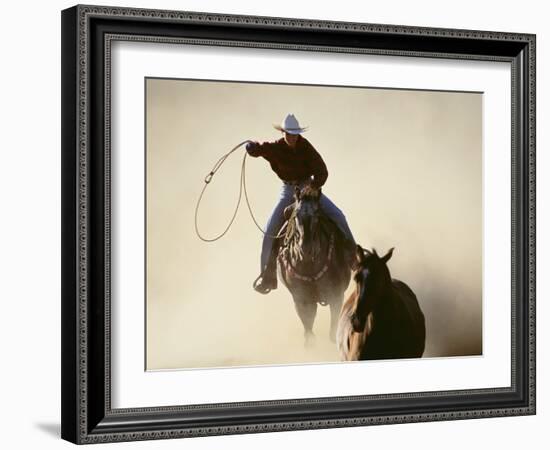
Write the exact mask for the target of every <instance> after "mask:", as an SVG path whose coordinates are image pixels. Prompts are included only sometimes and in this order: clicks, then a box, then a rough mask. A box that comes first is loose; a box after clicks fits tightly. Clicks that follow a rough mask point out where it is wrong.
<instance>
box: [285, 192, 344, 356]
mask: <svg viewBox="0 0 550 450" xmlns="http://www.w3.org/2000/svg"><path fill="white" fill-rule="evenodd" d="M320 198H321V189H320V188H316V187H313V186H310V185H306V186H305V187H302V188H300V187H298V186H296V188H295V191H294V203H293V204H292V205H290V206H288V207H287V209H286V210H285V219H287V221H286V223H285V226H286V233H285V238H284V242H283V243H281V244H279V249H278V253H276V254H277V273H278V276H279V279H280V280H281V282H282V283H283V284H284V285H285V286H286V288H287V289H288V290H289V292H290V293H291V295H292V298H293V300H294V306H295V309H296V312H297V314H298V316H299V318H300V320H301V322H302V324H303V327H304V338H305V345H306V347H308V346H310V345H311V344H312V343H313V339H314V335H313V323H314V321H315V316H316V314H317V305H318V304H320V305H323V306H325V305H329V306H330V314H331V320H330V331H329V336H330V339H331V340H332V341H333V342H335V340H336V327H337V324H338V316H339V313H340V309H341V306H342V303H343V300H344V292H345V290H346V289H347V287H348V285H349V282H350V280H351V261H352V260H353V251H350V250H349V246H348V248H347V249H346V247H345V245H344V244H343V243H344V242H345V238H344V234H343V233H342V232H341V231H340V229H339V228H338V226H337V225H336V224H335V223H333V222H332V221H331V220H330V219H329V218H328V217H326V216H325V215H324V214H323V211H322V208H321V206H320Z"/></svg>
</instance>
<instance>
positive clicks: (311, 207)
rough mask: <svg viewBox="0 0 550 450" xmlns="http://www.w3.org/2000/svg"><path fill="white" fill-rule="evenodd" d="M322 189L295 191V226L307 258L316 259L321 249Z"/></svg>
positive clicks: (310, 188)
mask: <svg viewBox="0 0 550 450" xmlns="http://www.w3.org/2000/svg"><path fill="white" fill-rule="evenodd" d="M320 198H321V188H316V187H313V186H310V185H306V186H305V187H302V188H300V187H298V186H297V187H296V188H295V191H294V217H293V220H294V226H295V227H296V232H297V234H298V237H299V239H298V244H299V246H300V249H301V253H302V255H303V256H304V257H305V258H311V259H314V258H315V256H316V255H317V253H318V251H319V249H318V248H317V247H318V246H319V243H318V242H317V239H316V238H317V235H318V233H317V231H318V228H319V222H320V215H321V206H320V203H319V200H320Z"/></svg>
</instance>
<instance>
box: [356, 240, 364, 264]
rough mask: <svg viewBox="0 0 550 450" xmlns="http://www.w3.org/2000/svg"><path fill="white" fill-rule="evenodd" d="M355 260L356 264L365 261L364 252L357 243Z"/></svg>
mask: <svg viewBox="0 0 550 450" xmlns="http://www.w3.org/2000/svg"><path fill="white" fill-rule="evenodd" d="M355 260H356V262H357V264H363V261H365V252H364V250H363V247H361V246H360V245H359V244H357V246H356V247H355Z"/></svg>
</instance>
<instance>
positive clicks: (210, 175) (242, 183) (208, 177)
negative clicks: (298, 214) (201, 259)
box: [195, 139, 284, 242]
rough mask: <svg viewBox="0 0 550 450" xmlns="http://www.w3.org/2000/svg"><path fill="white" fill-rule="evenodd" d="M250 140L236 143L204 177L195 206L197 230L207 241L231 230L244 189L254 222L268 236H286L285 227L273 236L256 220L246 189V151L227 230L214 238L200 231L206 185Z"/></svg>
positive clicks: (219, 237)
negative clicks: (199, 220)
mask: <svg viewBox="0 0 550 450" xmlns="http://www.w3.org/2000/svg"><path fill="white" fill-rule="evenodd" d="M248 142H252V141H250V140H248V139H247V140H246V141H243V142H241V143H240V144H238V145H236V146H235V147H233V148H232V149H231V150H230V151H229V152H227V153H226V154H225V155H223V156H222V157H221V158H220V159H218V161H216V164H214V167H212V170H211V171H210V172H209V173H208V174H207V175H206V177H204V186H203V187H202V190H201V193H200V195H199V199H198V200H197V205H196V206H195V232H196V233H197V236H198V237H199V238H200V239H201V240H203V241H205V242H214V241H217V240H218V239H221V238H222V237H223V236H224V235H225V234H226V233H227V232H228V231H229V228H231V225H232V224H233V222H234V220H235V217H237V211H238V210H239V205H240V204H241V199H242V194H243V191H244V197H245V200H246V204H247V206H248V211H249V212H250V216H251V217H252V220H253V221H254V223H255V224H256V227H257V228H258V229H259V230H260V231H261V232H262V233H263V234H265V235H266V236H269V237H272V238H274V239H279V238H281V237H283V236H284V233H283V231H284V228H283V229H282V230H281V232H280V233H279V234H278V235H276V236H273V235H270V234H267V233H266V232H265V231H264V230H263V229H262V227H261V226H260V224H259V223H258V221H257V220H256V217H255V216H254V213H253V212H252V207H251V206H250V200H249V199H248V192H247V190H246V157H247V156H248V153H247V152H245V153H244V156H243V160H242V163H241V177H240V183H239V196H238V199H237V204H236V205H235V211H234V212H233V216H232V217H231V220H230V221H229V223H228V224H227V226H226V227H225V230H224V231H223V232H222V233H221V234H219V235H218V236H216V237H214V238H206V237H204V236H203V235H202V234H201V233H200V231H199V226H198V214H199V206H200V203H201V201H202V197H203V195H204V191H206V187H207V186H208V185H209V184H210V182H211V181H212V178H214V175H215V174H216V172H217V171H218V170H219V169H220V167H221V166H222V165H223V163H224V162H225V160H226V159H227V158H228V157H229V156H230V155H231V154H232V153H233V152H234V151H236V150H237V149H238V148H239V147H242V146H243V145H244V144H247V143H248Z"/></svg>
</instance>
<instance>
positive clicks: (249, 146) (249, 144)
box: [245, 142, 258, 153]
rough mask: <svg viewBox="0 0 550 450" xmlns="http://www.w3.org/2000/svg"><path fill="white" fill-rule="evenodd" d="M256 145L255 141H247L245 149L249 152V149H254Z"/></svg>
mask: <svg viewBox="0 0 550 450" xmlns="http://www.w3.org/2000/svg"><path fill="white" fill-rule="evenodd" d="M257 146H258V143H257V142H248V143H247V144H246V147H245V148H246V151H247V152H249V153H250V152H251V151H253V150H255V149H256V147H257Z"/></svg>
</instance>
